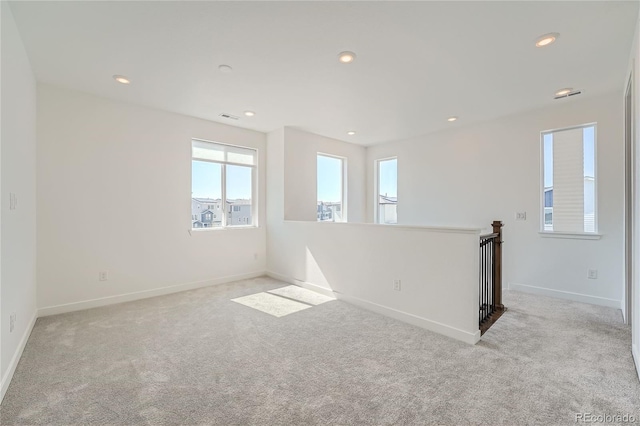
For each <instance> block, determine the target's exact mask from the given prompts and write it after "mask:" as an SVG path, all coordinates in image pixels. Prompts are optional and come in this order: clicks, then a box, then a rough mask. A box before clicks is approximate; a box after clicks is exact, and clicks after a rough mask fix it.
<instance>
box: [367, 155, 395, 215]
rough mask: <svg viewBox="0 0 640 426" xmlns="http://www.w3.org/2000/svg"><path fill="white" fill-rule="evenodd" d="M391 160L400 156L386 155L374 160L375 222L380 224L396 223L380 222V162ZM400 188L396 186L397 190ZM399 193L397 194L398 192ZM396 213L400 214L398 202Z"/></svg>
mask: <svg viewBox="0 0 640 426" xmlns="http://www.w3.org/2000/svg"><path fill="white" fill-rule="evenodd" d="M389 160H396V161H398V156H393V157H385V158H378V159H377V160H374V165H373V167H374V170H375V171H374V179H375V185H374V188H373V191H374V194H373V222H374V223H376V224H378V225H394V224H393V223H380V196H379V195H380V163H381V162H382V161H389ZM397 190H398V189H397V188H396V191H397ZM396 195H397V194H396ZM396 198H397V197H396ZM396 214H398V204H397V202H396Z"/></svg>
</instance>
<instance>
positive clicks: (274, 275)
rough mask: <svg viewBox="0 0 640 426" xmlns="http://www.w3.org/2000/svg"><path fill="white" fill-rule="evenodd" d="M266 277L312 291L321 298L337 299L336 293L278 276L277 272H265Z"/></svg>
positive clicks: (308, 283) (315, 285)
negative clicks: (320, 295)
mask: <svg viewBox="0 0 640 426" xmlns="http://www.w3.org/2000/svg"><path fill="white" fill-rule="evenodd" d="M267 276H268V277H271V278H273V279H275V280H280V281H284V282H286V283H289V284H293V285H297V286H298V287H303V288H306V289H307V290H313V291H315V292H316V293H320V294H322V295H323V296H327V297H333V298H337V295H338V294H337V293H336V292H334V291H333V290H330V289H328V288H324V287H320V286H319V285H317V284H312V283H310V282H306V281H300V280H297V279H295V278H290V277H287V276H284V275H280V274H278V273H277V272H272V271H267Z"/></svg>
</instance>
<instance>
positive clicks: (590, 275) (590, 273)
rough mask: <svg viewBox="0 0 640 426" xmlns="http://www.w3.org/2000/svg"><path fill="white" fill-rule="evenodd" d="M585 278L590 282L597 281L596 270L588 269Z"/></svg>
mask: <svg viewBox="0 0 640 426" xmlns="http://www.w3.org/2000/svg"><path fill="white" fill-rule="evenodd" d="M587 278H589V279H590V280H596V279H598V270H597V269H589V270H588V271H587Z"/></svg>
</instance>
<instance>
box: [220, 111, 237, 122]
mask: <svg viewBox="0 0 640 426" xmlns="http://www.w3.org/2000/svg"><path fill="white" fill-rule="evenodd" d="M220 117H222V118H226V119H227V120H236V121H237V120H240V117H238V116H235V115H231V114H226V113H224V112H223V113H222V114H220Z"/></svg>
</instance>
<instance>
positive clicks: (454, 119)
mask: <svg viewBox="0 0 640 426" xmlns="http://www.w3.org/2000/svg"><path fill="white" fill-rule="evenodd" d="M457 119H458V117H449V118H447V121H456V120H457Z"/></svg>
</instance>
